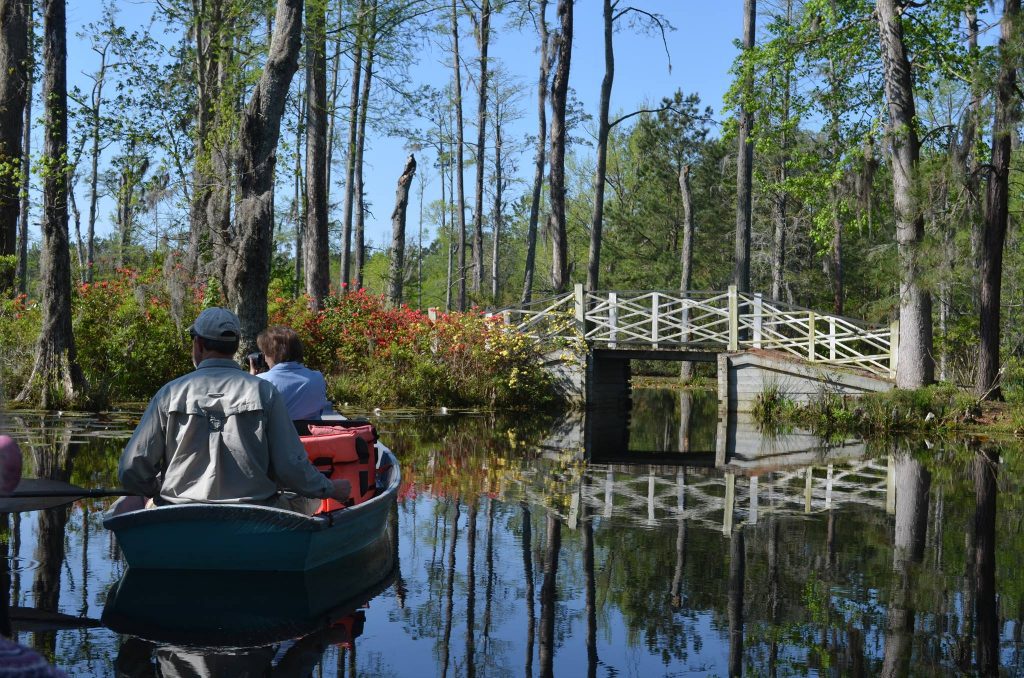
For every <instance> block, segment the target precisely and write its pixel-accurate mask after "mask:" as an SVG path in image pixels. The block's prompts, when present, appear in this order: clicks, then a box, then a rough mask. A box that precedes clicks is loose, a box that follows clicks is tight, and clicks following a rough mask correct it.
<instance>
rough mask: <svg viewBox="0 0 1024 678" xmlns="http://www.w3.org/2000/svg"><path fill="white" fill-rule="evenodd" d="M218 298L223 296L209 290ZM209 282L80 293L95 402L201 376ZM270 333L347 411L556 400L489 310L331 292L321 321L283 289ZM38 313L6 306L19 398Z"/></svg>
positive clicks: (10, 382)
mask: <svg viewBox="0 0 1024 678" xmlns="http://www.w3.org/2000/svg"><path fill="white" fill-rule="evenodd" d="M209 295H210V296H213V297H216V296H218V295H217V294H216V291H210V292H209ZM207 296H208V291H207V289H206V288H205V287H204V286H203V285H198V286H197V285H194V284H192V283H190V282H187V281H185V280H184V277H183V272H182V271H180V270H178V269H177V268H171V269H166V270H164V271H159V270H155V269H154V270H152V271H149V272H146V273H143V274H140V273H139V272H138V271H134V270H131V269H122V270H119V271H118V272H117V273H116V275H115V276H114V277H112V278H110V279H108V280H101V281H98V282H96V283H93V284H83V285H79V286H77V287H76V288H75V290H74V295H73V301H72V303H73V311H74V318H73V325H74V333H75V345H76V349H77V354H78V360H79V362H80V364H81V366H82V369H83V371H84V372H85V376H86V378H87V379H88V380H89V384H90V387H91V390H92V391H93V394H92V396H93V397H92V400H93V402H96V403H104V402H126V401H138V402H144V401H146V400H148V399H149V398H151V397H152V396H153V394H154V393H155V392H156V391H157V389H159V388H160V387H161V386H162V385H163V384H164V383H166V382H167V381H168V380H170V379H173V378H175V377H177V376H180V375H181V374H184V373H186V372H188V371H189V370H191V369H192V364H191V352H190V349H189V341H188V336H187V334H186V328H187V327H188V325H189V324H190V323H191V322H192V320H193V319H194V318H195V316H196V315H197V314H198V313H199V311H200V310H201V309H202V308H203V307H204V306H205V305H208V304H207ZM268 299H269V304H268V316H269V317H268V322H269V324H272V325H273V324H280V325H287V326H289V327H292V328H293V329H295V331H296V332H298V334H299V336H300V337H301V338H302V340H303V344H304V346H305V363H306V364H307V365H308V366H309V367H312V368H313V369H316V370H320V371H321V372H323V373H324V375H325V376H326V378H327V382H328V387H329V389H330V391H331V392H330V394H329V395H330V396H331V397H332V398H333V399H334V400H335V401H337V402H338V403H339V404H341V403H345V402H349V403H352V404H358V405H361V406H364V407H377V406H381V407H387V406H403V405H404V406H439V405H445V406H448V407H488V408H511V409H531V410H532V409H536V408H540V407H544V406H546V405H548V404H549V403H550V402H551V399H552V398H553V394H552V392H551V389H550V387H549V380H548V377H547V375H546V373H545V372H544V371H543V370H542V369H541V367H540V363H539V360H538V355H537V352H536V349H535V348H534V346H533V344H532V343H530V342H529V341H528V340H526V339H525V338H524V337H522V336H520V335H517V334H513V333H510V332H507V331H506V330H505V328H504V327H503V326H502V324H501V322H500V319H489V318H485V317H483V316H482V315H481V314H480V313H479V312H476V311H474V312H470V313H451V314H442V315H441V316H439V317H438V318H437V319H436V321H431V320H430V319H429V318H428V317H427V314H426V313H424V312H422V311H418V310H414V309H410V308H408V307H406V306H402V307H399V308H390V307H388V306H387V304H386V303H385V302H384V300H383V298H382V297H378V296H374V295H371V294H368V293H367V292H366V291H365V290H358V291H355V292H351V293H349V294H345V295H332V296H330V297H328V298H327V299H326V300H325V303H324V307H323V309H322V310H320V311H318V312H315V313H314V312H313V311H311V310H310V309H309V299H308V298H304V297H300V298H298V299H292V298H290V295H287V294H284V293H282V292H281V290H280V289H278V288H277V287H276V286H275V285H272V287H271V290H270V293H269V295H268ZM38 332H39V311H38V309H37V308H36V306H35V304H33V303H31V302H29V301H28V300H26V299H24V298H18V299H15V300H7V301H4V302H2V305H0V351H2V353H0V355H2V356H3V358H2V361H3V362H0V369H2V370H3V372H2V374H0V376H2V387H3V390H4V392H5V393H6V394H7V395H8V396H10V395H12V394H14V393H16V392H17V391H18V390H19V389H20V388H21V386H22V385H23V384H24V382H25V380H26V379H27V378H28V372H29V370H30V369H31V365H32V353H33V347H34V343H35V339H36V337H37V336H38Z"/></svg>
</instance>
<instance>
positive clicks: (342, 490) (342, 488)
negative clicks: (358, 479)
mask: <svg viewBox="0 0 1024 678" xmlns="http://www.w3.org/2000/svg"><path fill="white" fill-rule="evenodd" d="M331 484H332V485H334V490H333V491H332V492H331V499H336V500H338V501H339V502H341V503H343V504H344V503H345V502H346V501H348V498H349V497H350V496H351V495H352V483H350V482H349V481H347V480H345V479H344V478H338V479H336V480H332V481H331Z"/></svg>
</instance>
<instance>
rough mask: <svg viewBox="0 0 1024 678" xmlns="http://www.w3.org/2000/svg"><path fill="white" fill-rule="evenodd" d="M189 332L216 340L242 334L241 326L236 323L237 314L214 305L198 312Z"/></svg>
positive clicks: (232, 337)
mask: <svg viewBox="0 0 1024 678" xmlns="http://www.w3.org/2000/svg"><path fill="white" fill-rule="evenodd" d="M188 329H189V332H191V333H193V334H196V335H198V336H200V337H203V338H204V339H214V340H217V341H233V340H235V339H238V338H239V337H241V336H242V330H241V326H240V325H239V323H238V316H237V315H235V314H234V313H232V312H231V311H229V310H227V309H226V308H220V307H218V306H214V307H212V308H208V309H206V310H204V311H203V312H202V313H200V314H199V317H198V318H196V321H195V322H194V323H192V327H190V328H188Z"/></svg>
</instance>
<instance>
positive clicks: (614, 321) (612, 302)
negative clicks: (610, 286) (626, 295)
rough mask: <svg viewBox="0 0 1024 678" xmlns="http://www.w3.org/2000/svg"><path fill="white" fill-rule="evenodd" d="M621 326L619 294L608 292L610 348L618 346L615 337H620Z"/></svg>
mask: <svg viewBox="0 0 1024 678" xmlns="http://www.w3.org/2000/svg"><path fill="white" fill-rule="evenodd" d="M618 326H619V295H618V294H617V293H615V292H609V293H608V348H618V344H617V343H616V342H615V339H616V338H617V337H618V335H619V332H618Z"/></svg>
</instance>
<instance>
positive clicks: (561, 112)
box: [548, 0, 573, 294]
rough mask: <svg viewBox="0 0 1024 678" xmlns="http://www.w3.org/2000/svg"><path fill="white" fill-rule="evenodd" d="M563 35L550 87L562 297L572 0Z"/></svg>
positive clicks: (562, 16)
mask: <svg viewBox="0 0 1024 678" xmlns="http://www.w3.org/2000/svg"><path fill="white" fill-rule="evenodd" d="M558 20H559V25H560V26H561V31H560V33H559V35H558V37H557V40H556V42H557V47H556V49H557V52H558V57H557V62H556V66H555V77H554V81H553V82H552V84H551V173H550V179H549V181H548V183H549V184H550V191H551V214H550V216H549V219H548V227H549V230H550V232H551V251H552V259H551V287H552V288H553V289H554V291H555V293H556V294H561V293H562V292H564V291H565V289H566V287H567V286H568V285H569V243H568V235H567V232H566V226H565V107H566V101H567V98H568V93H569V67H570V65H571V61H572V26H573V0H558Z"/></svg>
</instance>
